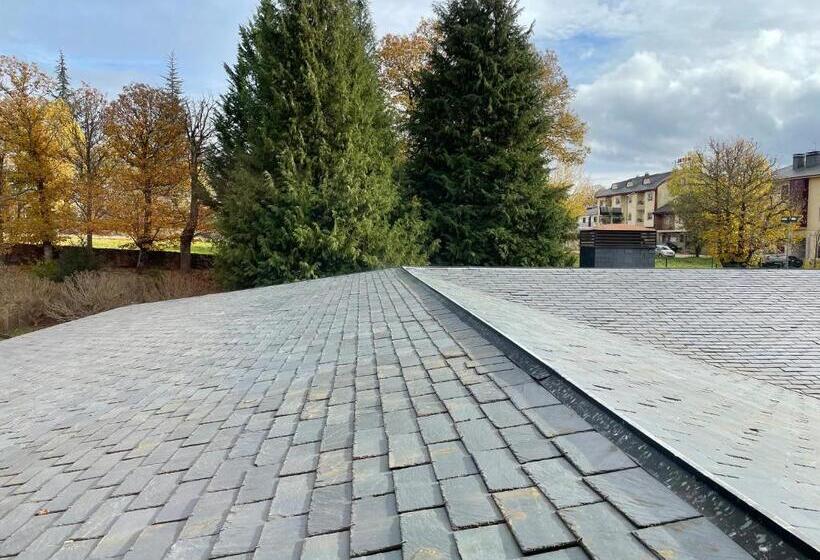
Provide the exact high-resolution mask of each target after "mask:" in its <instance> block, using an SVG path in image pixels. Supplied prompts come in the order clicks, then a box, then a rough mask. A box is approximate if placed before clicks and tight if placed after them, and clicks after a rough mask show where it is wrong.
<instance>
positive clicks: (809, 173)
mask: <svg viewBox="0 0 820 560" xmlns="http://www.w3.org/2000/svg"><path fill="white" fill-rule="evenodd" d="M775 175H776V177H777V179H778V180H779V181H780V186H781V188H782V189H783V193H784V195H785V196H787V197H788V198H789V199H790V200H791V201H792V211H793V213H794V214H795V215H796V216H798V217H799V222H798V223H797V226H796V230H797V231H796V235H795V242H794V243H793V245H792V247H791V249H790V251H789V252H790V253H791V254H792V255H795V256H798V257H800V258H804V259H806V260H812V261H813V260H815V259H817V260H820V151H813V152H808V153H805V154H795V155H794V157H793V159H792V165H790V166H788V167H784V168H782V169H778V170H777V172H776V174H775Z"/></svg>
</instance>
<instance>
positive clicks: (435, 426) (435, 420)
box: [418, 414, 458, 445]
mask: <svg viewBox="0 0 820 560" xmlns="http://www.w3.org/2000/svg"><path fill="white" fill-rule="evenodd" d="M418 422H419V428H420V429H421V437H422V439H424V442H425V443H426V444H427V445H430V444H433V443H441V442H444V441H453V440H456V439H458V434H457V433H456V430H455V427H454V426H453V420H452V419H451V418H450V415H449V414H436V415H433V416H425V417H423V418H419V420H418Z"/></svg>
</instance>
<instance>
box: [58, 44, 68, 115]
mask: <svg viewBox="0 0 820 560" xmlns="http://www.w3.org/2000/svg"><path fill="white" fill-rule="evenodd" d="M56 73H57V91H56V92H55V96H56V97H57V99H62V100H63V101H65V102H66V103H67V104H69V105H70V104H71V94H72V91H71V77H70V76H69V74H68V64H66V61H65V55H64V54H63V50H62V49H60V57H59V58H58V59H57V68H56Z"/></svg>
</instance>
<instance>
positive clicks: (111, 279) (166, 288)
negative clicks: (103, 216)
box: [0, 263, 217, 336]
mask: <svg viewBox="0 0 820 560" xmlns="http://www.w3.org/2000/svg"><path fill="white" fill-rule="evenodd" d="M49 266H52V265H50V264H49V265H47V266H44V263H40V264H38V265H37V266H36V267H35V268H36V269H37V271H38V275H37V276H35V275H33V274H30V273H28V272H26V271H24V270H23V269H19V268H10V267H0V335H3V334H5V335H6V336H8V335H9V334H10V333H12V332H13V331H15V330H16V329H19V328H37V327H42V326H45V325H50V324H54V323H61V322H65V321H72V320H74V319H80V318H82V317H87V316H89V315H94V314H96V313H101V312H103V311H108V310H110V309H115V308H117V307H123V306H126V305H132V304H137V303H150V302H156V301H164V300H169V299H179V298H186V297H192V296H200V295H205V294H209V293H213V292H216V291H217V288H216V285H215V284H214V282H213V281H212V280H211V276H210V274H208V273H205V272H198V273H193V274H182V273H180V272H151V273H146V274H138V273H135V272H133V271H81V272H76V273H74V274H72V275H70V276H67V277H65V279H64V281H63V282H55V281H51V280H47V279H44V278H43V277H41V276H39V274H43V273H45V272H49V270H48V267H49Z"/></svg>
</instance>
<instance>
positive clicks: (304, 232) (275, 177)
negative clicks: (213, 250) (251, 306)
mask: <svg viewBox="0 0 820 560" xmlns="http://www.w3.org/2000/svg"><path fill="white" fill-rule="evenodd" d="M370 28H371V26H370V23H369V18H368V16H367V13H366V5H365V3H364V2H362V1H361V0H279V1H278V2H274V1H272V0H262V2H261V5H260V7H259V9H258V11H257V14H256V16H255V18H254V19H253V20H252V22H251V23H250V24H249V25H248V26H247V27H245V28H243V29H242V30H241V39H240V44H239V55H238V61H237V63H236V65H234V66H233V67H232V68H228V77H229V81H230V85H229V89H228V93H226V94H225V95H224V96H223V98H222V108H221V111H220V114H219V115H218V118H217V123H216V128H217V137H218V141H219V150H218V153H217V154H216V157H215V158H214V161H213V169H212V172H213V173H212V178H213V181H214V183H215V186H216V188H217V192H218V193H219V195H220V198H221V205H220V209H219V216H218V218H219V219H218V223H219V226H220V230H221V233H222V242H221V244H220V247H219V254H218V259H217V264H218V268H219V271H220V273H221V274H222V277H223V279H224V280H225V281H226V283H227V284H229V285H231V286H234V287H249V286H259V285H266V284H271V283H275V282H283V281H292V280H299V279H306V278H315V277H319V276H325V275H330V274H338V273H346V272H354V271H359V270H366V269H370V268H374V267H379V266H385V265H390V264H399V263H402V264H404V263H417V262H419V261H421V260H422V254H421V252H420V250H419V248H418V247H419V238H420V235H421V233H422V226H421V224H420V222H419V221H418V220H417V219H416V218H415V216H414V215H413V213H412V211H409V212H408V209H409V208H411V207H412V204H410V203H406V204H403V203H402V201H401V199H400V196H399V191H398V189H397V187H396V185H395V183H394V181H393V171H394V168H393V166H394V161H395V154H396V149H395V148H396V147H395V138H394V136H393V133H392V128H391V126H390V124H391V123H390V119H389V116H388V113H387V110H386V104H385V100H384V98H383V95H382V93H381V91H380V89H379V85H378V79H377V72H376V67H375V64H374V61H373V58H372V56H371V54H370V52H371V51H372V45H373V44H374V41H373V37H372V32H371V31H370Z"/></svg>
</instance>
